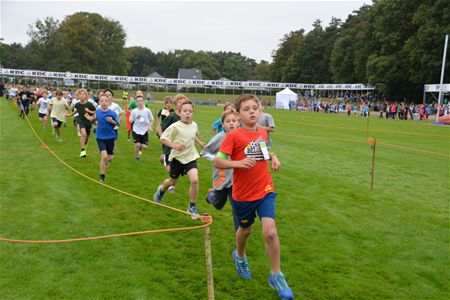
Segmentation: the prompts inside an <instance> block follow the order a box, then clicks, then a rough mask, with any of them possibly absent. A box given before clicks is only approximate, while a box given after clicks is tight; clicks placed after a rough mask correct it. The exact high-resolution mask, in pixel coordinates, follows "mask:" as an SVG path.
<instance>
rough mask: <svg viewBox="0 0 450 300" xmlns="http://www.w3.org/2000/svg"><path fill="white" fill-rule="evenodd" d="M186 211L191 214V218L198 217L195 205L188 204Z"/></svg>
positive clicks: (195, 218)
mask: <svg viewBox="0 0 450 300" xmlns="http://www.w3.org/2000/svg"><path fill="white" fill-rule="evenodd" d="M187 212H188V213H191V214H192V215H191V218H192V220H197V219H199V218H200V216H199V213H198V208H197V206H195V205H194V206H190V205H189V207H188V209H187Z"/></svg>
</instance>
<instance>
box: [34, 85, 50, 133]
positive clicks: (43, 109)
mask: <svg viewBox="0 0 450 300" xmlns="http://www.w3.org/2000/svg"><path fill="white" fill-rule="evenodd" d="M49 102H50V99H48V92H47V91H43V92H42V97H41V98H39V100H38V101H37V105H38V106H39V111H38V114H39V121H41V122H42V130H46V129H47V127H46V124H47V107H48V103H49Z"/></svg>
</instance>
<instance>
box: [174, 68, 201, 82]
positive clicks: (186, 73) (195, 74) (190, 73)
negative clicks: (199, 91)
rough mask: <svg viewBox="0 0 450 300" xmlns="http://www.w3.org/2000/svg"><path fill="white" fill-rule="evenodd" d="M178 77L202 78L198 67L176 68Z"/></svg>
mask: <svg viewBox="0 0 450 300" xmlns="http://www.w3.org/2000/svg"><path fill="white" fill-rule="evenodd" d="M178 79H198V80H202V79H203V74H202V70H199V69H178Z"/></svg>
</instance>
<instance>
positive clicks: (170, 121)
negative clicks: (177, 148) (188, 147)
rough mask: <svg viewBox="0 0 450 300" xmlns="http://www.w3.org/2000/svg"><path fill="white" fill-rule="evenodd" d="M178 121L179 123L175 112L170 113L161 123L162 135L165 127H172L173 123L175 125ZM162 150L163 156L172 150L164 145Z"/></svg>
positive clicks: (178, 117)
mask: <svg viewBox="0 0 450 300" xmlns="http://www.w3.org/2000/svg"><path fill="white" fill-rule="evenodd" d="M178 121H180V116H178V115H177V114H176V113H175V112H173V113H170V115H168V116H167V117H166V118H165V119H164V121H162V123H161V129H162V131H163V133H164V130H166V129H167V127H169V126H170V125H172V124H173V123H176V122H178ZM162 148H163V153H164V154H169V153H170V151H171V150H172V148H170V147H167V146H166V145H162Z"/></svg>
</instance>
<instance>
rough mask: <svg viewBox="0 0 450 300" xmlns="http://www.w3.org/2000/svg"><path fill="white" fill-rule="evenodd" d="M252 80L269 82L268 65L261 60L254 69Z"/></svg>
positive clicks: (269, 71)
mask: <svg viewBox="0 0 450 300" xmlns="http://www.w3.org/2000/svg"><path fill="white" fill-rule="evenodd" d="M252 79H254V80H260V81H270V80H271V69H270V64H269V63H268V62H267V61H265V60H261V62H260V63H259V64H257V65H256V67H255V70H254V74H253V78H252Z"/></svg>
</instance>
